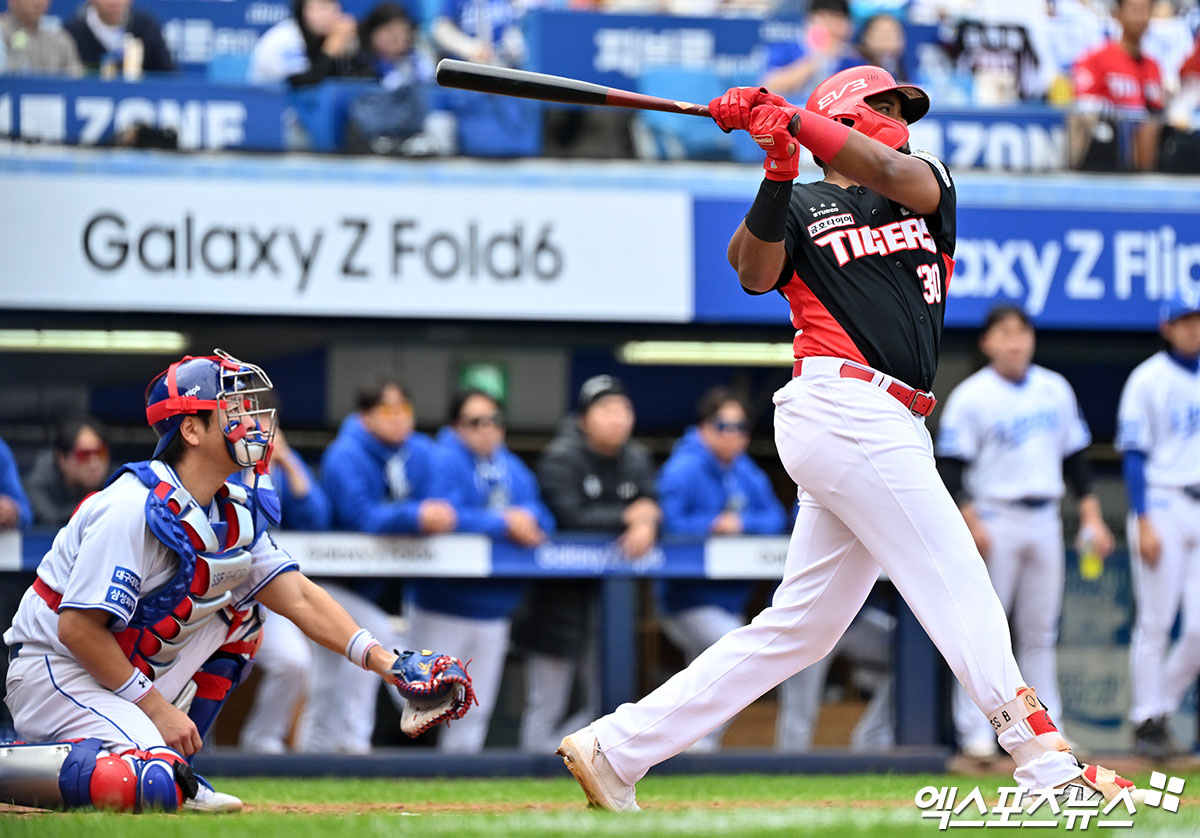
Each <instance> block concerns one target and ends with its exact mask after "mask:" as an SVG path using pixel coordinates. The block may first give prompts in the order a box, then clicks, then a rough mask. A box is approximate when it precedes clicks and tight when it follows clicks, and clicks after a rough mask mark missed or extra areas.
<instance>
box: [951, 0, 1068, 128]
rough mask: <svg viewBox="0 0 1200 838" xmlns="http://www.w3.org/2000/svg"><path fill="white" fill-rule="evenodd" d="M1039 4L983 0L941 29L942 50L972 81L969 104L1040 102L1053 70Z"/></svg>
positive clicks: (1043, 13) (1036, 1)
mask: <svg viewBox="0 0 1200 838" xmlns="http://www.w3.org/2000/svg"><path fill="white" fill-rule="evenodd" d="M1048 20H1049V18H1048V17H1047V15H1046V5H1045V3H1044V2H1043V0H984V2H979V3H976V4H969V5H968V7H967V8H966V9H964V14H963V16H962V17H960V18H959V19H958V20H957V21H956V22H955V23H954V24H953V25H951V26H946V27H942V28H941V30H940V32H939V35H940V37H943V39H944V40H943V43H942V46H943V48H944V49H945V50H946V52H947V54H948V55H949V57H950V58H951V59H952V60H953V61H954V62H955V65H956V68H957V69H958V71H960V72H962V73H966V74H968V75H969V76H970V77H971V78H972V79H973V86H972V91H973V92H972V95H971V99H972V103H973V104H974V105H977V106H979V105H982V106H997V105H1012V104H1015V103H1017V102H1019V101H1042V100H1044V99H1045V98H1046V95H1047V93H1048V92H1049V90H1050V85H1051V83H1052V82H1053V80H1054V78H1055V75H1056V74H1057V71H1058V67H1057V64H1056V61H1055V57H1054V54H1053V52H1052V51H1051V50H1050V48H1049V45H1048V41H1047V21H1048Z"/></svg>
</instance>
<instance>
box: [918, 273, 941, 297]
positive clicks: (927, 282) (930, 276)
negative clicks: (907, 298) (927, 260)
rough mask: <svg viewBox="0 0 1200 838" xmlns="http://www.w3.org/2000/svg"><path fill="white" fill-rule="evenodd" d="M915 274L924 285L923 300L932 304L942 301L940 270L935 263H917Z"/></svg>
mask: <svg viewBox="0 0 1200 838" xmlns="http://www.w3.org/2000/svg"><path fill="white" fill-rule="evenodd" d="M917 276H919V277H920V278H921V283H922V284H923V285H924V286H925V302H927V303H929V304H930V305H933V304H934V303H940V302H941V301H942V271H941V269H940V268H938V266H937V265H917Z"/></svg>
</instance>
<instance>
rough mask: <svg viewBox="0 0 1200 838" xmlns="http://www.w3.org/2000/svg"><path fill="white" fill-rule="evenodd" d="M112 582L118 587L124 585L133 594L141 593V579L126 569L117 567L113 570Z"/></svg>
mask: <svg viewBox="0 0 1200 838" xmlns="http://www.w3.org/2000/svg"><path fill="white" fill-rule="evenodd" d="M112 580H113V582H115V583H116V584H118V585H124V586H125V587H126V588H128V589H129V590H131V591H133V592H134V593H135V594H140V593H141V592H142V577H140V576H138V575H137V574H136V573H134V572H133V571H132V570H130V569H129V568H127V567H120V566H119V565H118V566H117V567H116V568H115V569H114V570H113V575H112Z"/></svg>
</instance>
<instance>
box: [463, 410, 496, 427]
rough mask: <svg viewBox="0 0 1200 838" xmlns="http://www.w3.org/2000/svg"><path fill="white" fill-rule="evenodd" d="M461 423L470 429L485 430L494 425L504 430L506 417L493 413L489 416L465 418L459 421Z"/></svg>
mask: <svg viewBox="0 0 1200 838" xmlns="http://www.w3.org/2000/svg"><path fill="white" fill-rule="evenodd" d="M459 423H460V424H462V425H465V426H466V427H468V428H483V427H487V426H489V425H494V426H495V427H497V428H503V427H504V416H502V415H501V414H499V413H491V414H489V415H487V416H464V417H463V418H462V419H460V420H459Z"/></svg>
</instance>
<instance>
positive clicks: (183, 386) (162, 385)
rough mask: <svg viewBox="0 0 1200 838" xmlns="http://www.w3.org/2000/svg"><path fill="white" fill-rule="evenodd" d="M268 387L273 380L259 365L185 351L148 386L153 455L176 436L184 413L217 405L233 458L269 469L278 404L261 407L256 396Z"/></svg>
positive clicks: (225, 355) (244, 464)
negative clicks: (154, 444) (179, 358)
mask: <svg viewBox="0 0 1200 838" xmlns="http://www.w3.org/2000/svg"><path fill="white" fill-rule="evenodd" d="M270 389H271V379H270V378H268V377H267V374H266V373H265V372H263V370H262V368H261V367H257V366H255V365H254V364H247V363H245V362H243V361H239V360H238V359H237V358H234V357H233V356H232V355H230V354H229V353H228V352H225V351H223V350H220V349H214V350H213V354H212V355H205V356H201V357H193V356H191V355H186V356H184V358H183V359H182V360H179V361H176V362H175V363H173V364H171V366H169V367H167V368H166V370H164V371H163V372H161V373H159V374H158V375H156V376H155V377H154V378H153V379H151V381H150V384H149V385H148V386H147V387H146V421H147V423H149V425H150V427H152V428H153V429H154V432H155V433H156V434H158V445H156V446H155V448H154V456H155V457H157V456H158V455H159V454H161V453H162V452H163V449H164V448H166V447H167V445H168V444H170V442H171V440H172V439H174V438H175V435H176V434H177V433H178V432H179V426H180V425H182V424H183V417H184V416H187V415H190V414H195V413H198V412H199V411H201V410H215V411H217V417H218V421H220V422H222V423H223V425H222V428H221V430H222V432H223V433H224V434H225V444H226V445H227V446H228V448H229V456H231V457H232V458H233V461H234V462H235V463H237V464H238V465H239V466H242V467H243V468H248V467H250V466H254V465H258V464H262V465H261V466H260V468H263V469H265V468H266V464H267V463H268V462H269V460H270V451H271V440H272V439H273V438H274V436H275V408H273V407H271V408H265V407H260V406H259V398H258V397H259V395H261V394H262V393H265V392H267V391H268V390H270Z"/></svg>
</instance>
